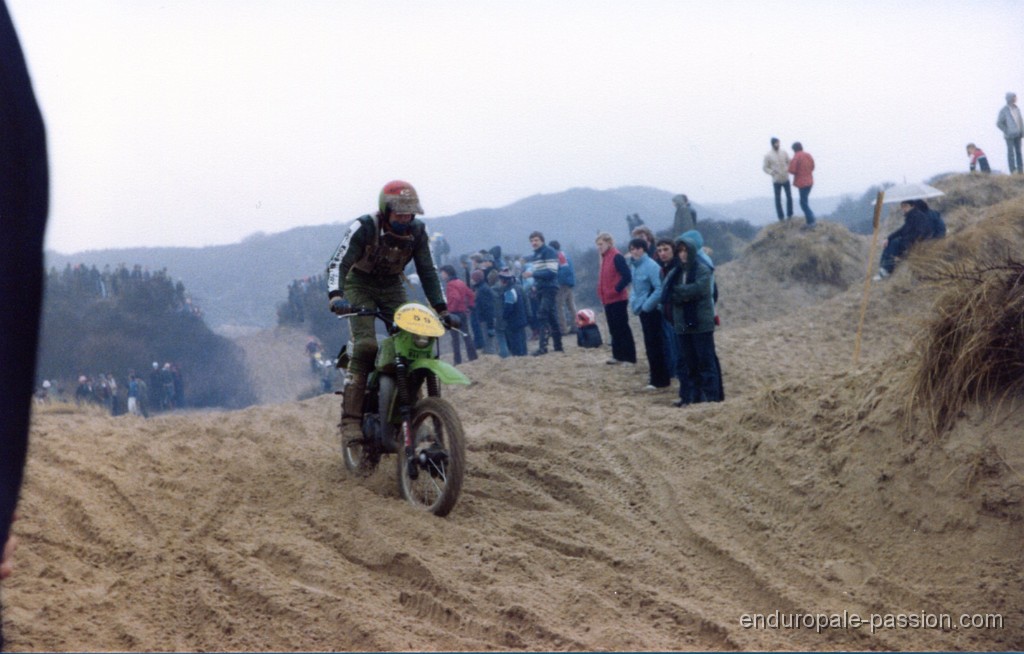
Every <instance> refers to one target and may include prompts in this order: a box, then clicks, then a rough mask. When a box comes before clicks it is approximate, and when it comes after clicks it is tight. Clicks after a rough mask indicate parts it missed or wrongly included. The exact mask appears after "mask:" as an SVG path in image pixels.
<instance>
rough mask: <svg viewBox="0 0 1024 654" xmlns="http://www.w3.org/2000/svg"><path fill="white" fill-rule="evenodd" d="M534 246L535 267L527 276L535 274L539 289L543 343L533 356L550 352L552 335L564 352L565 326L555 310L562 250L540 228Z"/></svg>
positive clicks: (558, 349)
mask: <svg viewBox="0 0 1024 654" xmlns="http://www.w3.org/2000/svg"><path fill="white" fill-rule="evenodd" d="M530 247H532V248H533V256H532V257H531V258H530V259H529V262H530V263H532V264H533V270H530V271H527V272H524V273H523V277H526V278H530V277H532V278H533V282H534V288H535V289H536V291H537V322H538V323H540V346H539V347H538V348H537V351H536V352H534V353H533V356H540V355H542V354H547V353H548V335H549V334H550V335H551V339H552V341H554V346H555V348H554V349H555V352H563V351H564V350H563V349H562V330H561V329H559V327H558V314H557V313H556V312H555V300H556V299H557V297H558V252H556V251H555V249H554V248H552V247H551V246H550V245H547V244H546V243H545V241H544V235H543V234H541V233H540V232H533V233H532V234H530Z"/></svg>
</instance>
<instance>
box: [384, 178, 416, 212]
mask: <svg viewBox="0 0 1024 654" xmlns="http://www.w3.org/2000/svg"><path fill="white" fill-rule="evenodd" d="M377 204H378V205H379V208H380V212H381V213H382V214H383V215H385V216H387V215H390V214H393V213H411V214H422V213H423V207H422V206H420V197H419V195H417V194H416V189H414V188H413V187H412V184H410V183H409V182H403V181H402V180H400V179H396V180H394V181H392V182H388V183H387V184H385V185H384V188H382V189H381V190H380V199H379V200H378V203H377Z"/></svg>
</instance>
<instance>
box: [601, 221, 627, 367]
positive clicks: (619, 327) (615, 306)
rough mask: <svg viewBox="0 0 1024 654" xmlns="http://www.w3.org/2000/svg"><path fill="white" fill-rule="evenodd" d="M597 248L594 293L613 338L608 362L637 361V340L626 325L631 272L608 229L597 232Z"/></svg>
mask: <svg viewBox="0 0 1024 654" xmlns="http://www.w3.org/2000/svg"><path fill="white" fill-rule="evenodd" d="M596 243H597V252H598V254H600V255H601V272H600V275H599V277H598V282H597V296H598V298H600V300H601V304H603V305H604V314H605V318H606V319H607V320H608V333H609V335H610V336H611V340H612V358H611V359H608V363H610V364H616V363H633V364H635V363H636V341H634V340H633V330H632V329H631V328H630V326H629V288H628V287H629V284H630V282H632V281H633V273H631V272H630V270H629V264H628V263H626V258H625V257H623V256H622V254H621V253H619V251H618V250H616V249H615V239H613V238H612V235H611V234H609V233H608V232H601V233H600V234H598V235H597V240H596Z"/></svg>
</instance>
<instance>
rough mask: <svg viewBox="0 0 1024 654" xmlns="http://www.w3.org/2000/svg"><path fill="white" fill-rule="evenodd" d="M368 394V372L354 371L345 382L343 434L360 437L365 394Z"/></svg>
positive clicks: (342, 415)
mask: <svg viewBox="0 0 1024 654" xmlns="http://www.w3.org/2000/svg"><path fill="white" fill-rule="evenodd" d="M365 394H366V373H354V374H352V375H351V376H350V377H349V380H348V383H347V384H345V393H344V397H343V399H342V401H341V435H342V437H343V438H345V439H349V438H359V436H360V432H361V430H362V423H363V395H365Z"/></svg>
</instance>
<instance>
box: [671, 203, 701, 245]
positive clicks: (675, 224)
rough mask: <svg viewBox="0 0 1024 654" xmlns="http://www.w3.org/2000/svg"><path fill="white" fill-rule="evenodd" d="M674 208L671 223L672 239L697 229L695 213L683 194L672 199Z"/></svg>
mask: <svg viewBox="0 0 1024 654" xmlns="http://www.w3.org/2000/svg"><path fill="white" fill-rule="evenodd" d="M672 204H674V205H675V206H676V215H675V218H674V219H673V221H672V238H678V237H679V235H680V234H682V233H683V232H685V231H689V230H691V229H694V228H696V227H697V212H696V211H694V210H693V208H691V207H690V198H688V197H686V196H685V195H683V194H680V195H677V196H675V197H673V198H672Z"/></svg>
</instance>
